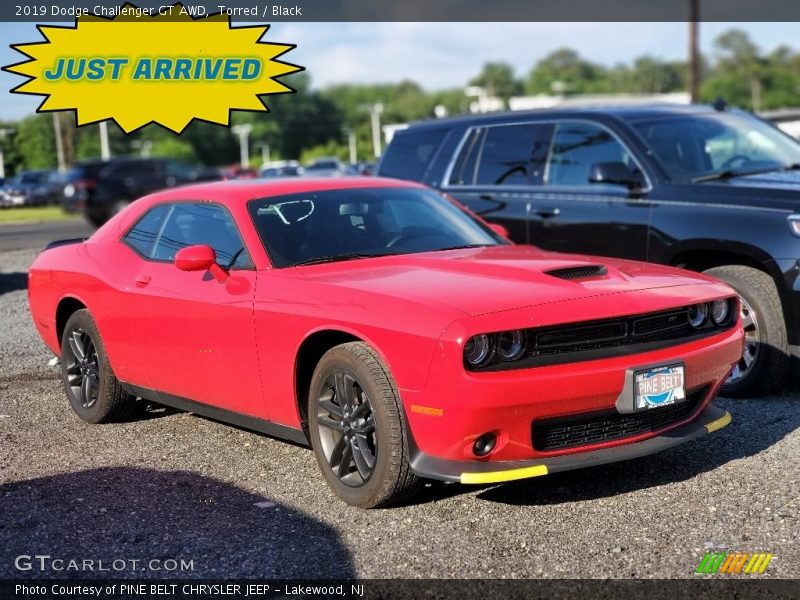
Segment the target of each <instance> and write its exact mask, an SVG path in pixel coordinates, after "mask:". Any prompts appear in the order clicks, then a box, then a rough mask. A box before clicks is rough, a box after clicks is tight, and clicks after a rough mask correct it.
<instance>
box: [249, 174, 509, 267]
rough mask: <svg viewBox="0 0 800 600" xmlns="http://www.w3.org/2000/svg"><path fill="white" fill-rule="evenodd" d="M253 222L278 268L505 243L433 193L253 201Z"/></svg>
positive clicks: (335, 193) (378, 191)
mask: <svg viewBox="0 0 800 600" xmlns="http://www.w3.org/2000/svg"><path fill="white" fill-rule="evenodd" d="M249 209H250V214H251V215H252V217H253V222H254V223H255V225H256V229H257V230H258V234H259V236H260V237H261V241H262V242H263V243H264V246H265V248H266V250H267V252H268V253H269V256H270V258H271V260H272V262H273V264H274V265H275V266H277V267H287V266H292V265H296V264H298V263H301V262H306V261H315V260H336V259H337V258H340V257H342V255H347V254H359V255H370V256H386V255H390V254H410V253H415V252H431V251H436V250H444V249H446V248H454V247H462V246H470V245H478V246H484V245H486V246H493V245H497V244H500V243H504V242H503V241H502V240H501V238H499V237H498V236H497V235H495V234H494V233H493V232H492V231H491V230H489V229H488V228H487V227H485V226H484V225H483V224H481V223H479V222H477V221H475V220H474V219H473V218H472V217H470V216H469V215H468V214H467V213H465V212H464V211H463V210H461V209H459V208H458V207H456V206H454V205H453V204H451V203H450V202H448V201H446V200H445V199H444V198H442V197H441V196H439V195H438V194H436V193H435V192H432V191H429V190H422V189H408V188H375V189H343V190H331V191H323V192H310V193H304V194H292V195H288V196H275V197H270V198H264V199H262V200H254V201H252V202H251V203H250V204H249Z"/></svg>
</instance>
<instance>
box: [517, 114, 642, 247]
mask: <svg viewBox="0 0 800 600" xmlns="http://www.w3.org/2000/svg"><path fill="white" fill-rule="evenodd" d="M554 125H555V127H554V130H553V137H552V142H551V144H550V148H549V152H548V154H547V162H546V165H545V168H544V176H543V181H542V185H541V186H540V187H539V188H538V189H537V190H536V192H535V193H534V194H533V195H532V197H531V209H530V240H531V243H532V244H536V245H539V246H542V247H543V248H546V249H548V250H555V251H559V252H575V253H581V254H596V255H600V256H615V257H624V258H630V259H640V260H645V259H646V258H647V237H648V226H649V221H650V212H651V209H652V207H651V203H650V202H648V201H647V200H646V199H644V194H645V192H646V189H644V188H643V189H641V190H638V191H637V193H635V194H632V193H631V190H630V189H629V188H628V187H627V186H625V185H617V184H608V183H593V182H591V181H590V171H591V169H592V167H593V165H596V164H599V163H624V164H625V165H626V166H627V167H628V170H629V171H630V172H631V173H632V174H634V175H636V176H637V177H640V178H641V181H642V183H644V184H645V186H644V187H646V178H645V174H644V172H643V171H642V169H641V167H640V165H639V164H638V162H637V161H636V160H635V159H634V157H633V154H632V153H631V152H630V151H629V150H628V148H627V147H626V146H625V145H624V144H623V143H622V142H621V141H620V140H619V139H618V138H617V137H616V136H615V135H614V134H613V133H612V132H611V131H610V130H609V129H607V128H606V127H604V126H602V125H600V124H597V123H591V122H588V121H579V120H565V121H560V122H557V123H555V124H554Z"/></svg>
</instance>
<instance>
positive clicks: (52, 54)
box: [3, 4, 302, 133]
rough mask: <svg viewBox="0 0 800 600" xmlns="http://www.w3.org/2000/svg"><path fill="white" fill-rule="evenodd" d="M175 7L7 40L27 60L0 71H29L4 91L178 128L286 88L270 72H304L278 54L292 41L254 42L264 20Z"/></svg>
mask: <svg viewBox="0 0 800 600" xmlns="http://www.w3.org/2000/svg"><path fill="white" fill-rule="evenodd" d="M126 7H130V8H131V9H135V8H136V7H133V6H132V5H129V4H126V5H125V6H124V7H123V9H125V8H126ZM181 8H182V5H180V4H176V5H174V6H173V10H171V11H169V13H167V14H164V15H154V16H151V15H148V14H146V13H145V14H142V13H133V12H127V13H125V12H123V14H124V15H128V16H125V17H124V18H121V17H120V16H118V17H117V18H115V19H106V18H102V17H98V16H94V15H84V16H81V17H79V18H78V19H76V22H75V25H74V26H73V27H62V26H39V27H38V29H39V31H40V32H41V34H42V35H43V36H44V38H45V40H44V41H41V42H34V43H30V44H17V45H13V46H12V48H13V49H15V50H17V51H18V52H20V53H22V54H24V55H25V56H27V57H28V60H25V61H23V62H20V63H17V64H14V65H10V66H8V67H3V69H4V70H5V71H9V72H11V73H16V74H18V75H23V76H26V77H28V78H29V79H28V80H27V81H25V82H24V83H23V84H21V85H19V86H17V87H16V88H14V89H13V90H11V91H12V92H15V93H20V94H36V95H42V96H46V99H45V100H44V102H42V104H41V106H39V109H38V111H39V112H46V111H62V110H74V111H75V113H76V118H77V123H78V125H86V124H88V123H94V122H97V121H104V120H106V119H112V120H114V121H116V122H117V124H118V125H119V126H120V127H121V128H122V130H123V131H125V132H126V133H130V132H131V131H134V130H136V129H139V128H140V127H143V126H145V125H148V124H150V123H158V124H159V125H162V126H163V127H166V128H167V129H170V130H172V131H174V132H176V133H180V132H181V131H183V130H184V129H185V128H186V126H187V125H188V124H189V123H190V122H191V121H192V119H200V120H203V121H209V122H211V123H218V124H220V125H229V124H230V111H231V110H248V111H262V112H267V111H268V110H269V109H268V108H267V107H266V106H265V104H264V103H263V102H262V100H261V96H265V95H269V94H284V93H291V92H294V90H293V89H292V88H291V87H289V86H288V85H286V84H284V83H282V82H280V81H279V80H278V79H276V78H277V77H280V76H281V75H286V74H288V73H293V72H295V71H301V70H302V67H300V66H297V65H293V64H290V63H287V62H283V61H281V60H278V57H280V56H281V55H282V54H284V53H286V52H288V51H289V50H291V49H293V48H294V47H295V46H294V45H293V44H277V43H273V42H265V41H262V38H263V37H264V35H265V34H266V32H267V30H268V28H269V26H267V25H259V26H249V27H232V26H231V24H230V20H229V18H228V17H227V16H224V15H212V16H209V17H205V18H202V19H194V18H193V17H192V16H190V15H189V14H188V11H182V10H180V9H181ZM131 14H134V15H137V16H130V15H131Z"/></svg>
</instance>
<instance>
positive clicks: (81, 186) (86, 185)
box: [72, 179, 97, 190]
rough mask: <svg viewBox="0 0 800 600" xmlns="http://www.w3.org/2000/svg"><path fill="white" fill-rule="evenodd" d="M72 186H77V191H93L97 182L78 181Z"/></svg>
mask: <svg viewBox="0 0 800 600" xmlns="http://www.w3.org/2000/svg"><path fill="white" fill-rule="evenodd" d="M72 185H74V186H75V189H76V190H93V189H94V188H95V186H96V185H97V182H96V181H95V180H94V179H78V181H76V182H75V183H73V184H72Z"/></svg>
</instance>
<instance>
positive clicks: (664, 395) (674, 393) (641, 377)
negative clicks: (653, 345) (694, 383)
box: [633, 365, 686, 410]
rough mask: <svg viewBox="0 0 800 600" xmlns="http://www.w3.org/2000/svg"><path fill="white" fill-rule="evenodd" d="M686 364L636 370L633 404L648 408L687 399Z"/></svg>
mask: <svg viewBox="0 0 800 600" xmlns="http://www.w3.org/2000/svg"><path fill="white" fill-rule="evenodd" d="M685 381H686V379H685V377H684V366H683V365H669V366H666V367H655V368H653V369H644V370H642V371H635V372H634V374H633V394H634V397H633V406H634V408H635V409H636V410H646V409H648V408H657V407H659V406H667V405H669V404H674V403H676V402H680V401H682V400H686V388H685V384H684V382H685Z"/></svg>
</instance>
